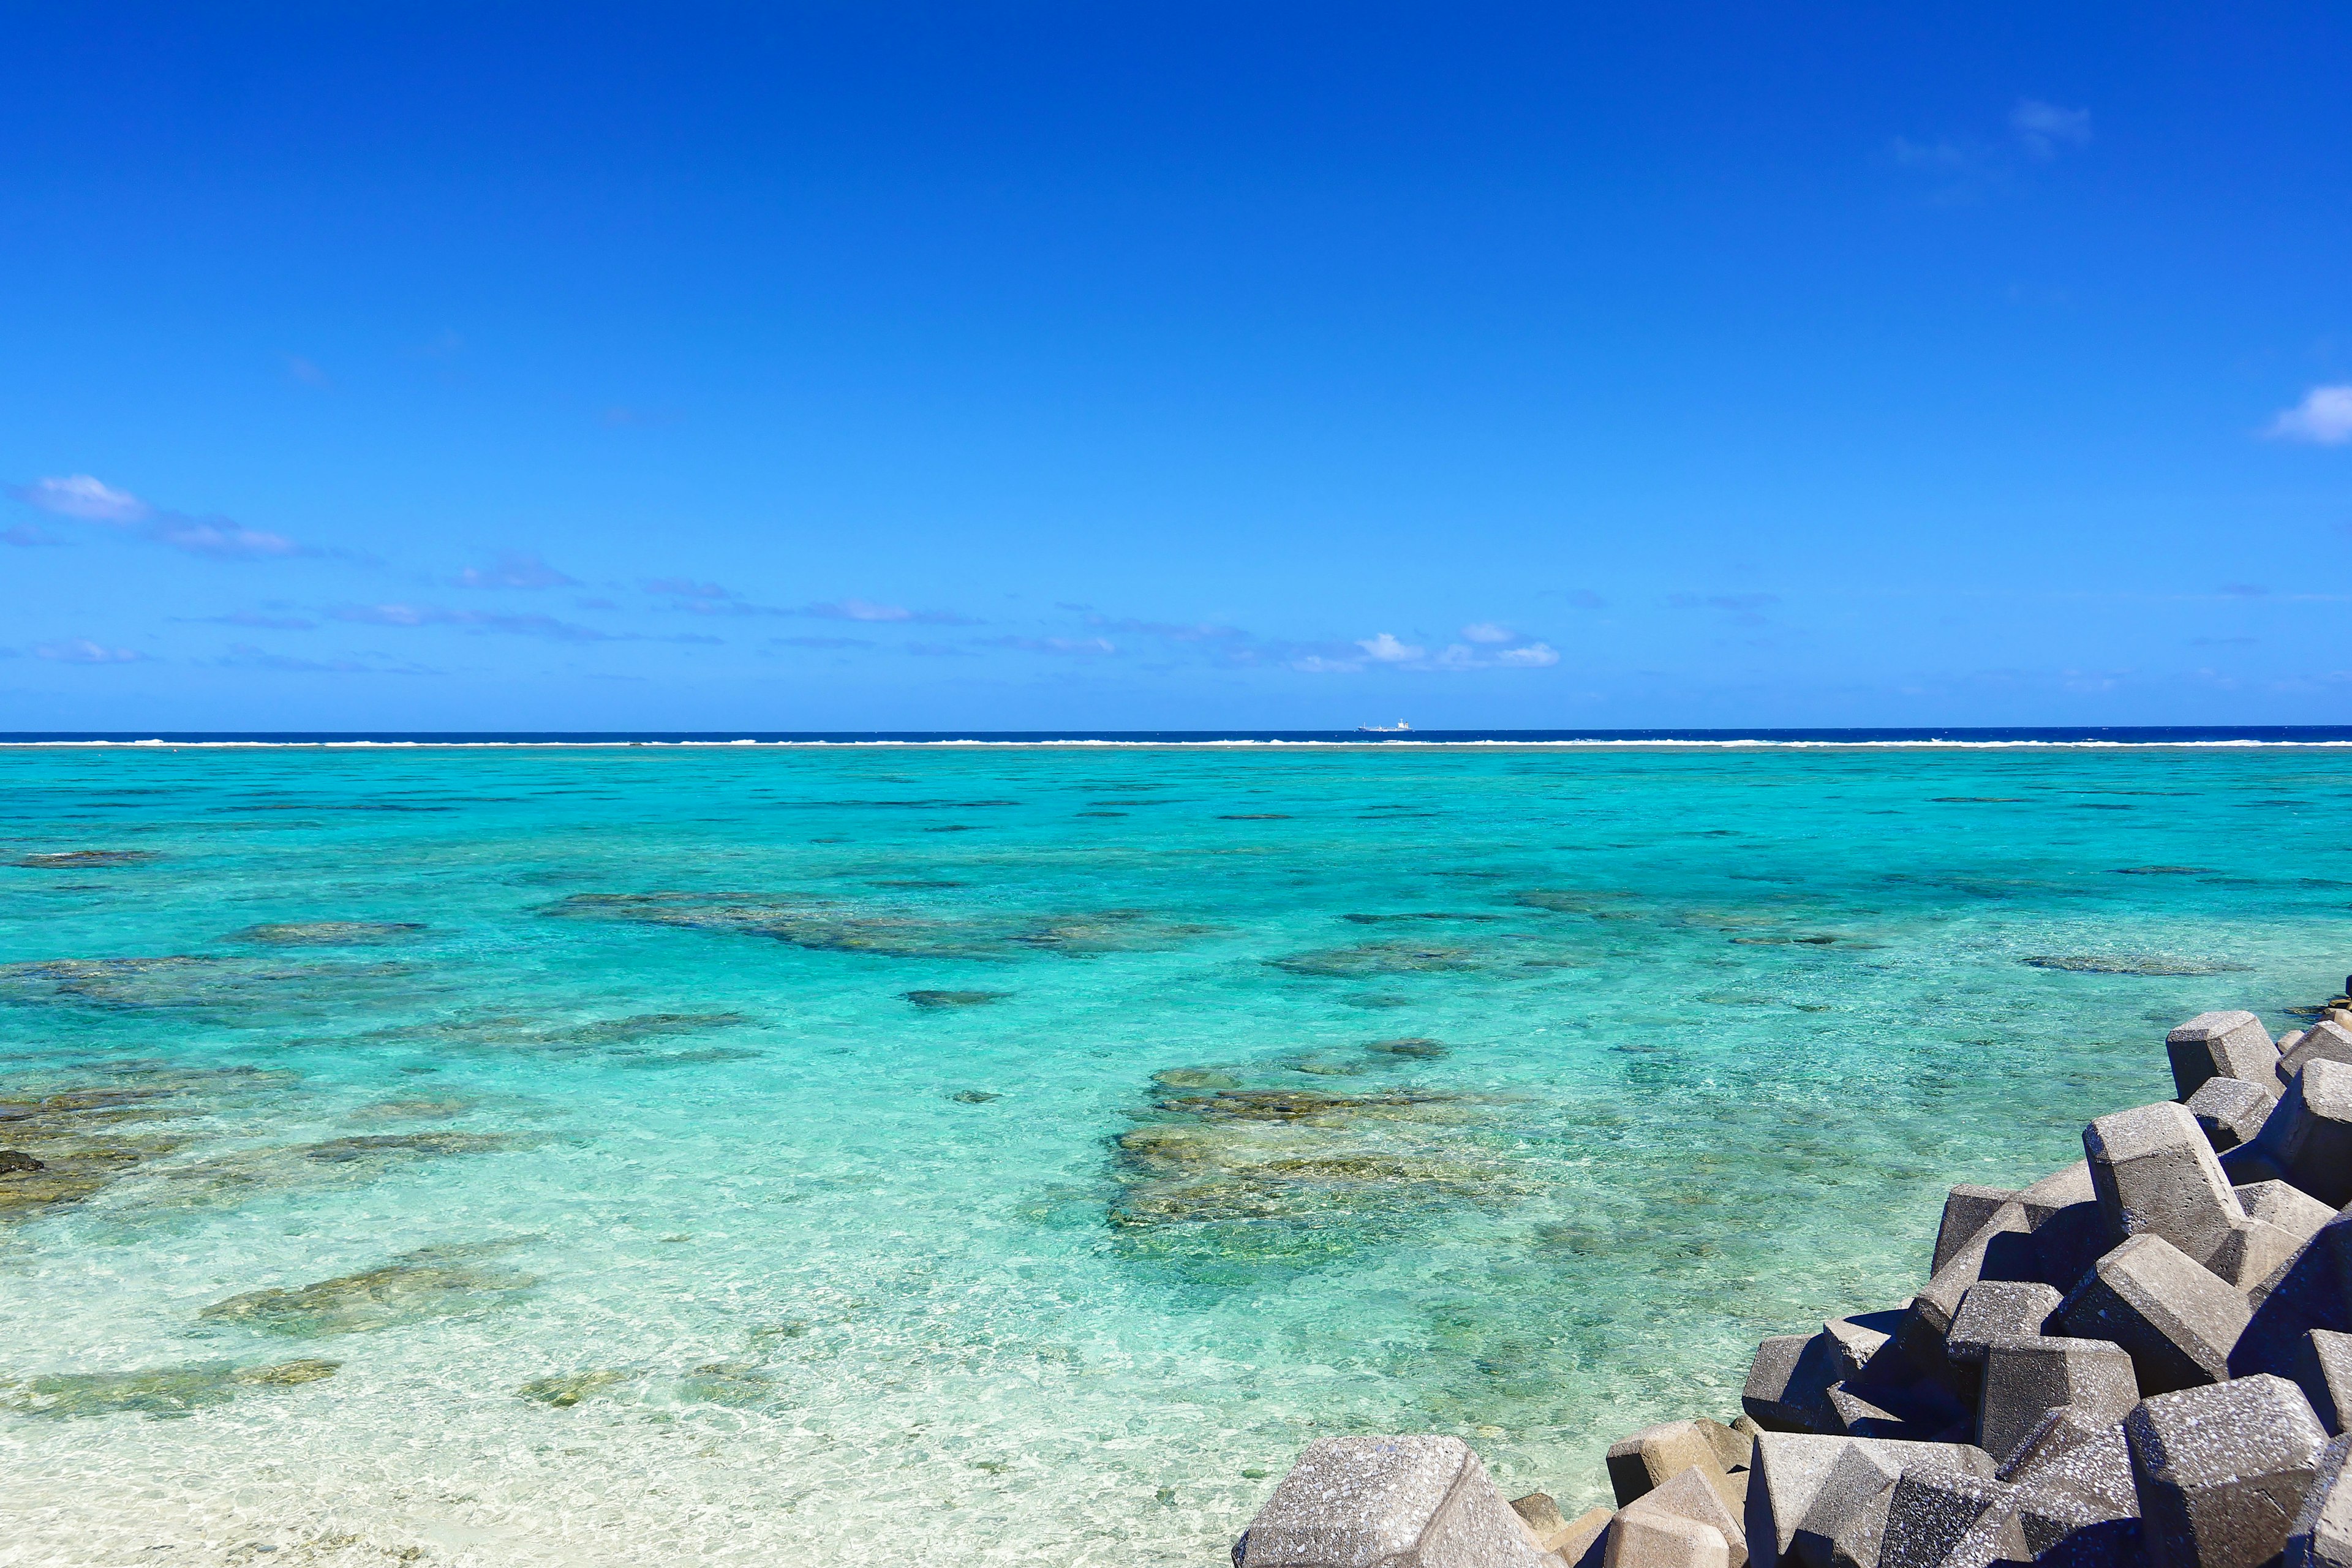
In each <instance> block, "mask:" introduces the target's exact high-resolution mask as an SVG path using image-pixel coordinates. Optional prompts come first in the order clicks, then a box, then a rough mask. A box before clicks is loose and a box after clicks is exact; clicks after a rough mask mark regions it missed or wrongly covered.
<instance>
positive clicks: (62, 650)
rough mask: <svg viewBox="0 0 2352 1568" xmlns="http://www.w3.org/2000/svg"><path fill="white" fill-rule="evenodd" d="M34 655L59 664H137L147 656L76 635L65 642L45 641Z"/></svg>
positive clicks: (35, 650) (36, 649)
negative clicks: (53, 660)
mask: <svg viewBox="0 0 2352 1568" xmlns="http://www.w3.org/2000/svg"><path fill="white" fill-rule="evenodd" d="M33 657H34V658H52V659H55V660H57V661H58V663H59V664H136V663H138V662H139V661H140V660H141V659H142V658H146V657H147V656H146V655H145V654H143V653H133V652H132V651H131V649H129V648H127V647H105V646H104V645H103V644H100V643H94V642H92V641H90V640H89V638H88V637H74V638H71V639H69V640H68V641H65V642H53V643H43V644H42V645H41V646H40V647H37V648H35V649H34V650H33Z"/></svg>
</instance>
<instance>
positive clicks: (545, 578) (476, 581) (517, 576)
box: [450, 550, 580, 588]
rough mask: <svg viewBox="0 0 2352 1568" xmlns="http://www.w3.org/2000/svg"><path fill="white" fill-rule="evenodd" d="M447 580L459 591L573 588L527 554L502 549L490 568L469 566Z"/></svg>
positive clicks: (567, 579) (576, 581)
mask: <svg viewBox="0 0 2352 1568" xmlns="http://www.w3.org/2000/svg"><path fill="white" fill-rule="evenodd" d="M450 581H451V582H452V583H453V584H456V585H457V586H458V587H460V588H576V587H578V586H579V585H580V579H578V578H577V577H567V576H565V575H564V574H562V573H561V572H559V571H557V570H556V569H555V568H554V567H552V566H550V565H549V564H548V563H546V562H544V561H542V560H541V559H540V558H539V557H538V556H537V555H534V554H532V553H530V552H528V551H521V550H501V551H500V552H499V558H498V562H497V563H496V564H495V565H490V566H468V567H467V568H466V569H465V570H464V571H463V572H460V573H458V574H457V576H455V577H453V578H451V579H450Z"/></svg>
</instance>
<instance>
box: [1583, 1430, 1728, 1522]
mask: <svg viewBox="0 0 2352 1568" xmlns="http://www.w3.org/2000/svg"><path fill="white" fill-rule="evenodd" d="M1607 1462H1608V1466H1609V1485H1610V1489H1612V1490H1613V1491H1614V1492H1615V1493H1616V1494H1617V1506H1618V1507H1619V1508H1623V1507H1624V1506H1625V1505H1626V1504H1628V1503H1631V1502H1633V1501H1634V1500H1636V1499H1638V1498H1641V1497H1643V1496H1644V1495H1645V1494H1647V1493H1648V1492H1649V1491H1650V1489H1652V1488H1654V1487H1656V1486H1660V1485H1662V1484H1664V1482H1665V1481H1666V1480H1667V1479H1669V1478H1671V1477H1674V1476H1678V1475H1680V1474H1682V1473H1683V1472H1684V1471H1685V1470H1696V1471H1698V1472H1699V1474H1700V1475H1701V1476H1702V1477H1704V1478H1705V1479H1706V1483H1707V1484H1708V1485H1709V1486H1711V1487H1713V1488H1714V1489H1715V1490H1716V1493H1717V1496H1718V1497H1720V1498H1721V1499H1722V1500H1723V1502H1724V1506H1725V1507H1726V1508H1727V1509H1729V1508H1732V1507H1736V1506H1737V1503H1736V1502H1735V1499H1736V1497H1737V1494H1736V1493H1735V1492H1734V1491H1733V1489H1732V1486H1731V1480H1730V1478H1729V1477H1728V1476H1727V1475H1726V1474H1725V1472H1724V1468H1723V1462H1722V1460H1721V1459H1719V1458H1717V1455H1716V1445H1715V1439H1714V1438H1713V1437H1712V1436H1710V1435H1709V1434H1708V1433H1707V1431H1706V1428H1705V1427H1703V1426H1700V1425H1699V1424H1698V1423H1697V1422H1696V1421H1669V1422H1666V1423H1664V1425H1662V1426H1645V1427H1643V1429H1642V1430H1641V1431H1639V1432H1636V1433H1634V1434H1633V1436H1630V1437H1622V1438H1620V1439H1618V1440H1617V1441H1616V1442H1614V1443H1612V1444H1611V1445H1610V1446H1609V1456H1608V1461H1607Z"/></svg>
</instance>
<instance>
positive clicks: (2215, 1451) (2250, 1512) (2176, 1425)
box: [2124, 1375, 2327, 1568]
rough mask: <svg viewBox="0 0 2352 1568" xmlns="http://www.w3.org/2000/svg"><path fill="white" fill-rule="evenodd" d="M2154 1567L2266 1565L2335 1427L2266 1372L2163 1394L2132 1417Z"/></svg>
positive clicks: (2128, 1431)
mask: <svg viewBox="0 0 2352 1568" xmlns="http://www.w3.org/2000/svg"><path fill="white" fill-rule="evenodd" d="M2124 1437H2125V1440H2126V1443H2128V1444H2129V1446H2130V1449H2131V1460H2132V1475H2133V1479H2134V1480H2135V1482H2136V1483H2137V1490H2138V1493H2139V1511H2140V1521H2141V1526H2142V1529H2141V1540H2142V1541H2143V1542H2145V1544H2146V1546H2147V1555H2148V1560H2149V1562H2150V1563H2152V1564H2153V1565H2154V1568H2261V1565H2262V1564H2263V1563H2268V1562H2270V1561H2271V1560H2272V1559H2273V1558H2275V1557H2277V1556H2278V1555H2279V1553H2280V1552H2282V1551H2283V1550H2284V1547H2285V1545H2286V1538H2287V1534H2288V1531H2290V1529H2292V1527H2293V1525H2294V1520H2295V1516H2296V1514H2297V1513H2298V1512H2299V1511H2300V1510H2301V1509H2302V1506H2303V1500H2304V1494H2305V1492H2306V1491H2308V1490H2309V1489H2310V1488H2311V1485H2312V1483H2313V1481H2314V1480H2315V1479H2317V1476H2318V1463H2319V1458H2320V1452H2321V1450H2322V1449H2324V1448H2325V1447H2326V1446H2327V1434H2326V1433H2325V1432H2324V1431H2322V1430H2321V1429H2320V1426H2319V1421H2318V1419H2317V1417H2315V1416H2314V1415H2312V1413H2311V1407H2310V1405H2307V1404H2305V1402H2304V1397H2303V1395H2302V1394H2300V1393H2298V1392H2297V1391H2296V1389H2295V1386H2294V1384H2291V1383H2289V1382H2287V1381H2286V1380H2285V1379H2284V1378H2281V1377H2271V1376H2267V1375H2263V1376H2255V1377H2247V1378H2240V1379H2238V1380H2237V1381H2235V1382H2232V1383H2223V1384H2215V1385H2213V1386H2211V1387H2210V1388H2189V1389H2183V1390H2181V1391H2179V1392H2178V1393H2173V1394H2158V1395H2157V1396H2156V1397H2155V1398H2153V1399H2149V1400H2147V1401H2145V1402H2144V1403H2142V1404H2141V1405H2140V1406H2139V1408H2138V1409H2137V1410H2135V1411H2133V1412H2132V1413H2131V1415H2129V1416H2127V1417H2126V1419H2125V1421H2124Z"/></svg>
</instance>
